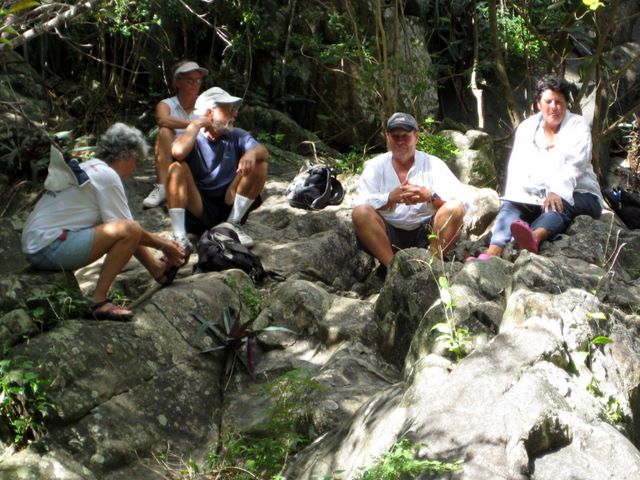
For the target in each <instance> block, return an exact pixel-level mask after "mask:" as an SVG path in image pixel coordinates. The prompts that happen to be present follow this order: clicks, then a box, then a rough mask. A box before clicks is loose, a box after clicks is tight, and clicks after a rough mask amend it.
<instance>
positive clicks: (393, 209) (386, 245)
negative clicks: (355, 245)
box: [352, 112, 468, 270]
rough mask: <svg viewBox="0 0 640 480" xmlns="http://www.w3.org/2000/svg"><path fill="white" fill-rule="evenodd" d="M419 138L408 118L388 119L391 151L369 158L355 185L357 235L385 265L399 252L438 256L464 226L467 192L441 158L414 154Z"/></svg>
mask: <svg viewBox="0 0 640 480" xmlns="http://www.w3.org/2000/svg"><path fill="white" fill-rule="evenodd" d="M419 135H420V133H419V126H418V122H417V121H416V119H415V118H414V117H413V116H412V115H409V114H408V113H402V112H397V113H394V114H393V115H391V117H389V120H388V121H387V128H386V138H387V144H388V148H389V151H388V152H387V153H383V154H382V155H378V156H377V157H375V158H373V159H371V160H369V161H368V162H367V163H366V164H365V167H364V171H363V172H362V175H361V176H360V180H359V182H358V197H357V206H356V207H355V208H354V209H353V213H352V220H353V224H354V227H355V230H356V235H357V236H358V241H359V243H360V245H361V246H362V247H364V249H365V250H367V251H368V252H369V253H371V254H372V255H373V256H374V257H376V258H377V259H378V260H379V261H380V264H381V265H382V266H383V267H387V266H388V265H389V263H390V262H391V260H393V257H394V254H395V252H396V251H397V250H398V249H403V248H409V247H423V248H426V247H429V250H430V251H431V253H432V254H433V255H436V256H438V257H442V256H443V255H444V254H445V253H446V252H447V251H448V250H449V249H451V248H452V247H453V246H454V245H455V242H456V241H457V239H458V236H459V232H460V229H461V227H462V220H463V217H464V212H465V206H464V203H463V202H464V201H465V200H466V199H467V197H468V194H467V189H466V187H465V186H464V185H463V184H461V183H460V181H459V180H458V179H457V178H456V177H455V175H454V174H453V173H451V170H449V167H447V165H446V164H445V163H444V162H443V161H442V160H440V159H439V158H438V157H435V156H433V155H430V154H428V153H425V152H421V151H419V150H416V144H417V142H418V138H419ZM431 233H434V234H435V235H431ZM430 235H431V237H432V238H431V240H429V236H430ZM383 270H384V269H383Z"/></svg>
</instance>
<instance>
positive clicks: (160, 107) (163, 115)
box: [156, 102, 189, 130]
mask: <svg viewBox="0 0 640 480" xmlns="http://www.w3.org/2000/svg"><path fill="white" fill-rule="evenodd" d="M156 123H157V124H158V126H159V127H160V128H170V129H172V130H176V129H183V128H187V125H189V121H188V120H184V119H182V118H178V117H172V116H171V108H170V107H169V105H167V104H166V103H164V102H158V104H157V105H156Z"/></svg>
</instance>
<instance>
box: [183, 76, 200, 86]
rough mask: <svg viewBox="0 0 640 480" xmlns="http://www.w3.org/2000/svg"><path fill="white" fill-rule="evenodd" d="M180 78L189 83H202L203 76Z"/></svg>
mask: <svg viewBox="0 0 640 480" xmlns="http://www.w3.org/2000/svg"><path fill="white" fill-rule="evenodd" d="M179 79H180V80H182V81H183V82H185V83H188V84H189V85H200V84H201V83H202V77H179Z"/></svg>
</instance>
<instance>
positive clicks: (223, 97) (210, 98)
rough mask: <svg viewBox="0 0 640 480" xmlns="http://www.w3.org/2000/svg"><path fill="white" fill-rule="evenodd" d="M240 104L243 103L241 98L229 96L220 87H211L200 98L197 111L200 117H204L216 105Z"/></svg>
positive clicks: (197, 102) (196, 107) (197, 101)
mask: <svg viewBox="0 0 640 480" xmlns="http://www.w3.org/2000/svg"><path fill="white" fill-rule="evenodd" d="M240 102H242V99H241V98H240V97H234V96H233V95H229V93H228V92H226V91H225V90H223V89H221V88H220V87H211V88H210V89H208V90H205V91H204V92H202V93H201V94H200V95H199V96H198V99H197V100H196V105H195V111H196V113H197V114H198V115H204V113H205V112H206V111H207V110H208V109H210V108H214V107H215V106H216V105H233V104H235V103H240Z"/></svg>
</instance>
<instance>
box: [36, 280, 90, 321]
mask: <svg viewBox="0 0 640 480" xmlns="http://www.w3.org/2000/svg"><path fill="white" fill-rule="evenodd" d="M25 303H26V305H27V308H28V309H29V310H30V312H31V315H32V317H33V318H34V320H36V321H40V322H42V323H46V322H47V321H48V320H51V319H57V320H59V321H61V320H68V319H70V318H78V317H81V316H82V315H83V314H84V313H86V312H87V310H88V305H87V300H86V299H85V298H84V297H83V296H82V293H81V292H80V291H79V290H77V289H73V288H65V287H58V288H56V289H54V290H47V291H45V292H41V293H37V294H35V295H32V296H31V297H29V298H28V299H27V300H26V302H25Z"/></svg>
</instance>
